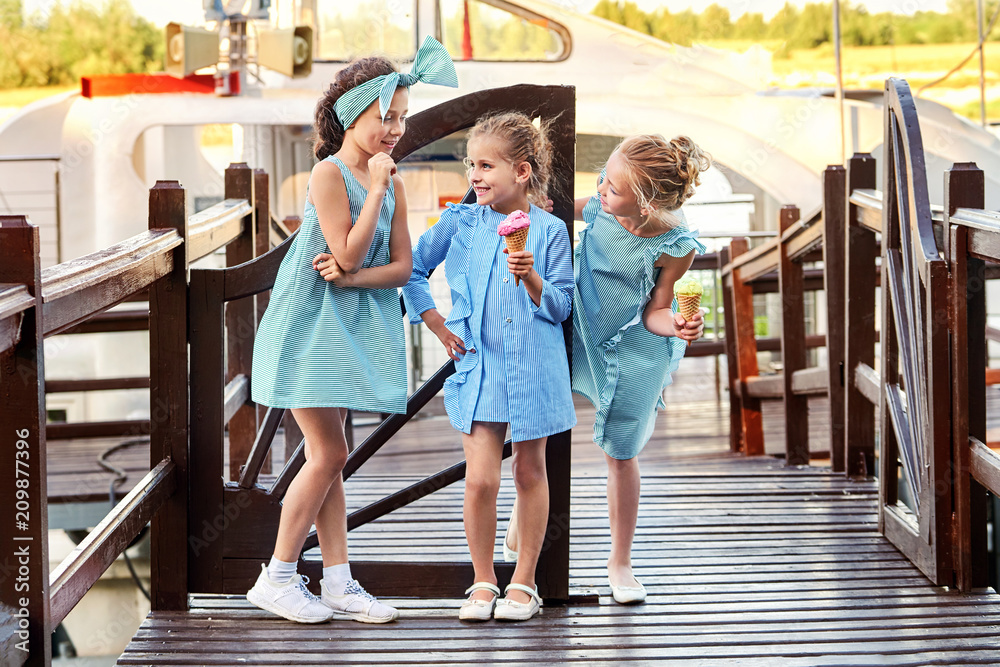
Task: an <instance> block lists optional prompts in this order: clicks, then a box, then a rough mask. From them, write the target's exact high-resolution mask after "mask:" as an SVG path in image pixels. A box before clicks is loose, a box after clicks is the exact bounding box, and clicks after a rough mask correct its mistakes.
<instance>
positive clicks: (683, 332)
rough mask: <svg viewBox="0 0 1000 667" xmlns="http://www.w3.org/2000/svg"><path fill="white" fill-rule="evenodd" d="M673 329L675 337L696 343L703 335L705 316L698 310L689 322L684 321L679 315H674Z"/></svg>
mask: <svg viewBox="0 0 1000 667" xmlns="http://www.w3.org/2000/svg"><path fill="white" fill-rule="evenodd" d="M674 328H675V329H677V337H678V338H681V339H683V340H686V341H688V342H689V343H690V342H692V341H696V340H698V339H699V338H701V337H702V336H703V335H704V333H705V315H704V313H703V312H702V310H701V309H700V308H699V309H698V312H697V313H695V314H694V317H692V318H691V319H690V320H687V321H685V320H684V318H683V317H681V314H680V313H674Z"/></svg>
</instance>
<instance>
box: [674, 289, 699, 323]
mask: <svg viewBox="0 0 1000 667" xmlns="http://www.w3.org/2000/svg"><path fill="white" fill-rule="evenodd" d="M699 306H701V295H700V294H680V295H678V296H677V312H679V313H680V314H681V317H683V318H684V321H685V322H686V321H688V320H690V319H691V318H692V317H694V316H695V313H697V312H698V307H699Z"/></svg>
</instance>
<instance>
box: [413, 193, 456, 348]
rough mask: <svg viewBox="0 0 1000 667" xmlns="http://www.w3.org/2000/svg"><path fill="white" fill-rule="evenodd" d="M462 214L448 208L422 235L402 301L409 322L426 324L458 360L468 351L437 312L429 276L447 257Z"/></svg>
mask: <svg viewBox="0 0 1000 667" xmlns="http://www.w3.org/2000/svg"><path fill="white" fill-rule="evenodd" d="M459 215H460V214H459V213H458V211H456V210H454V209H451V208H449V209H447V210H446V211H445V212H444V213H442V214H441V217H440V218H439V219H438V221H437V223H435V224H434V225H433V226H432V227H431V228H430V229H428V230H427V231H426V232H424V233H423V234H421V235H420V238H419V239H418V240H417V245H416V246H414V248H413V272H412V273H411V274H410V280H409V282H407V283H406V285H404V286H403V300H404V301H405V302H406V313H407V315H409V317H410V322H411V323H412V324H418V323H420V322H421V321H422V322H423V323H424V324H426V325H427V328H428V329H430V330H431V332H432V333H433V334H434V335H435V336H437V337H438V340H440V341H441V344H442V345H444V348H445V350H447V351H448V356H449V357H450V358H451V359H453V360H455V361H458V360H459V355H462V354H465V352H466V349H465V345H464V343H463V341H462V339H461V338H459V337H458V336H457V335H455V333H454V332H452V331H451V329H449V328H448V327H446V326H445V324H444V322H445V318H444V316H443V315H442V314H441V313H440V312H438V309H437V305H436V304H435V303H434V297H433V296H431V288H430V284H429V283H428V282H427V277H428V276H429V275H430V272H431V271H432V270H433V269H434V268H435V267H437V266H439V265H440V264H441V262H443V261H444V260H445V257H447V256H448V250H449V249H450V248H451V242H452V239H453V238H454V237H455V234H457V233H458V219H459Z"/></svg>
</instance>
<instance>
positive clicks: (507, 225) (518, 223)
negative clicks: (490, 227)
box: [497, 210, 531, 236]
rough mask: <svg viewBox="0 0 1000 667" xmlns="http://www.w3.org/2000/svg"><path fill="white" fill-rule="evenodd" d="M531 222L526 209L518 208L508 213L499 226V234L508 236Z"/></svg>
mask: <svg viewBox="0 0 1000 667" xmlns="http://www.w3.org/2000/svg"><path fill="white" fill-rule="evenodd" d="M530 224H531V218H529V217H528V214H527V213H525V212H524V211H521V210H517V211H514V212H513V213H511V214H510V215H508V216H507V217H506V218H505V219H504V221H503V222H501V223H500V226H499V227H497V234H499V235H500V236H508V235H510V234H513V233H514V232H516V231H517V230H519V229H525V228H527V226H528V225H530Z"/></svg>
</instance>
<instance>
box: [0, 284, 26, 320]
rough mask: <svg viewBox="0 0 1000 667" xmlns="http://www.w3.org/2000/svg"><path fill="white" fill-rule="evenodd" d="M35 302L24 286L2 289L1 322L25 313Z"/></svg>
mask: <svg viewBox="0 0 1000 667" xmlns="http://www.w3.org/2000/svg"><path fill="white" fill-rule="evenodd" d="M34 302H35V299H34V297H32V296H31V294H30V293H29V292H28V288H27V287H25V286H24V285H13V286H7V287H3V288H0V320H5V319H7V318H8V317H13V316H14V315H17V314H18V313H23V312H24V311H26V310H27V309H28V308H31V305H32V304H33V303H34Z"/></svg>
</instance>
